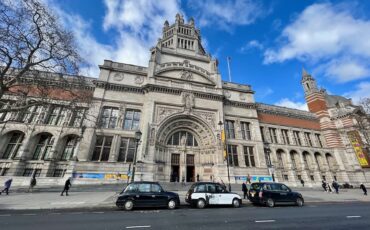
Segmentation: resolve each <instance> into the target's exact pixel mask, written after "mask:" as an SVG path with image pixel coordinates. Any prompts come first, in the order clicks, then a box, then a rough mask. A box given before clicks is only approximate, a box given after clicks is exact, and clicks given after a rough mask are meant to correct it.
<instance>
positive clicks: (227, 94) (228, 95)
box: [224, 90, 231, 98]
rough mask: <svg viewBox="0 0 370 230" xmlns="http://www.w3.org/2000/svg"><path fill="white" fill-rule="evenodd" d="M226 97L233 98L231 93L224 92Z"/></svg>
mask: <svg viewBox="0 0 370 230" xmlns="http://www.w3.org/2000/svg"><path fill="white" fill-rule="evenodd" d="M224 95H225V97H226V98H230V97H231V93H230V92H229V91H227V90H225V91H224Z"/></svg>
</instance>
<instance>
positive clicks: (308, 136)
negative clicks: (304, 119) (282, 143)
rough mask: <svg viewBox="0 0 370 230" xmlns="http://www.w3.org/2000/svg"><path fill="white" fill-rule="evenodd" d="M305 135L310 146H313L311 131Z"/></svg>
mask: <svg viewBox="0 0 370 230" xmlns="http://www.w3.org/2000/svg"><path fill="white" fill-rule="evenodd" d="M304 136H305V139H306V143H307V145H308V146H312V140H311V134H310V133H306V132H305V133H304Z"/></svg>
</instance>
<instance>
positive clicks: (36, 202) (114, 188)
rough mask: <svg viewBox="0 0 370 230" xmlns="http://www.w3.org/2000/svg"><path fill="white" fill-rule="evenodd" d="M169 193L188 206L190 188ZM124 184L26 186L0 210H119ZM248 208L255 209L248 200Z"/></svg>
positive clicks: (319, 198)
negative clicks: (65, 191) (64, 189)
mask: <svg viewBox="0 0 370 230" xmlns="http://www.w3.org/2000/svg"><path fill="white" fill-rule="evenodd" d="M162 186H163V188H164V189H165V190H168V191H175V192H177V193H178V194H179V196H180V200H181V205H183V206H184V205H186V203H185V194H186V192H187V190H188V188H189V187H190V184H189V185H186V186H179V185H172V184H170V183H168V184H164V185H162ZM123 187H124V185H119V184H117V185H90V186H89V185H87V186H73V187H72V188H71V190H70V192H69V196H60V192H61V190H62V187H36V188H35V189H34V191H33V192H32V193H27V192H26V188H24V187H18V188H17V187H15V188H12V189H11V191H10V194H9V195H8V196H7V195H5V194H3V195H1V196H0V210H60V209H91V210H97V209H116V208H115V200H116V198H117V196H118V194H119V193H120V192H121V191H122V189H123ZM239 187H240V185H233V186H232V191H236V192H237V193H239V194H240V195H241V191H240V190H239V191H238V188H239ZM292 189H293V190H294V191H298V192H300V193H302V195H303V197H304V199H305V203H306V204H309V203H335V202H370V196H364V195H363V193H362V190H360V189H342V190H340V192H339V194H335V193H326V192H324V191H323V190H322V189H320V188H292ZM243 205H244V206H251V204H250V202H249V201H248V200H244V201H243Z"/></svg>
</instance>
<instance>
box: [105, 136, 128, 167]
mask: <svg viewBox="0 0 370 230" xmlns="http://www.w3.org/2000/svg"><path fill="white" fill-rule="evenodd" d="M120 143H121V140H120V135H114V136H113V140H112V146H111V149H110V154H109V159H108V162H117V161H118V157H119V147H120ZM127 147H128V146H127Z"/></svg>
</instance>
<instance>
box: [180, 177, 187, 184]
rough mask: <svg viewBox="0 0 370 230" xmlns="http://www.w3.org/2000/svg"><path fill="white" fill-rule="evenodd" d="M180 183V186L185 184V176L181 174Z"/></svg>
mask: <svg viewBox="0 0 370 230" xmlns="http://www.w3.org/2000/svg"><path fill="white" fill-rule="evenodd" d="M181 184H182V186H185V185H186V184H185V176H182V181H181Z"/></svg>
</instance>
